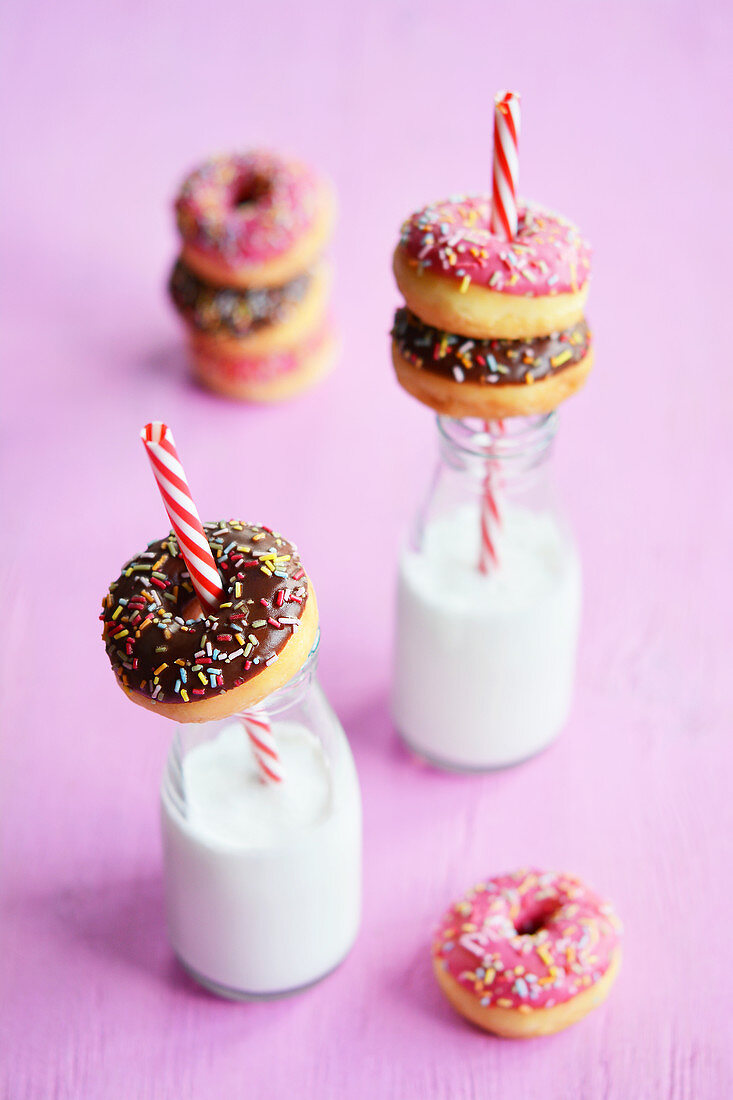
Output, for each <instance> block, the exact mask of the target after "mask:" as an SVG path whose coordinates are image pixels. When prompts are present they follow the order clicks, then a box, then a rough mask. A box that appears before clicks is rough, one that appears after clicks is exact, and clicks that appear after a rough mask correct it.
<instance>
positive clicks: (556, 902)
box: [432, 869, 621, 1038]
mask: <svg viewBox="0 0 733 1100" xmlns="http://www.w3.org/2000/svg"><path fill="white" fill-rule="evenodd" d="M620 939H621V924H620V921H619V920H618V917H617V916H616V915H615V913H614V911H613V909H612V908H611V906H610V905H609V904H608V902H605V901H602V900H601V899H600V898H599V897H598V896H597V895H596V894H595V893H593V891H592V890H590V889H589V888H588V887H587V886H585V885H584V884H583V883H582V882H581V881H580V879H578V878H576V877H575V876H574V875H568V874H554V873H550V872H547V871H536V870H526V869H525V870H521V871H516V872H514V873H513V874H508V875H499V876H497V877H496V878H492V879H488V880H487V881H486V882H481V883H479V885H478V886H475V887H474V888H473V889H472V890H469V892H468V893H467V894H466V895H465V897H463V898H462V899H461V900H460V901H458V902H456V904H455V905H453V906H451V908H450V909H449V910H448V912H447V913H446V914H445V916H444V917H443V919H442V921H441V922H440V926H439V928H438V932H437V934H436V936H435V939H434V941H433V947H432V957H433V969H434V971H435V975H436V977H437V979H438V983H439V985H440V988H441V989H442V990H443V992H444V993H445V995H446V997H447V998H448V1000H449V1001H450V1003H451V1004H452V1005H453V1007H454V1008H455V1009H456V1010H457V1011H458V1012H460V1013H461V1014H462V1015H463V1016H465V1017H466V1018H467V1019H468V1020H470V1021H471V1022H472V1023H474V1024H477V1025H478V1026H479V1027H481V1028H484V1030H486V1031H491V1032H493V1033H494V1034H496V1035H504V1036H506V1037H508V1038H530V1037H531V1036H534V1035H551V1034H552V1033H553V1032H555V1031H561V1030H562V1029H563V1028H566V1027H569V1026H570V1024H574V1023H576V1021H578V1020H580V1019H581V1018H582V1017H583V1016H585V1015H586V1013H588V1012H590V1011H591V1009H593V1008H595V1007H596V1005H599V1004H600V1003H601V1001H603V1000H604V999H605V997H606V996H607V994H608V992H609V990H610V988H611V986H612V985H613V982H614V979H615V977H616V974H617V972H618V969H619V966H620V963H621V947H620Z"/></svg>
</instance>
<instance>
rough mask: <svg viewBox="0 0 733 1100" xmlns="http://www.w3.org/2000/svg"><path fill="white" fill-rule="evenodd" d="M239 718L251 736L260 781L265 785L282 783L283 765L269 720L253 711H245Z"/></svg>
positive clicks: (250, 740)
mask: <svg viewBox="0 0 733 1100" xmlns="http://www.w3.org/2000/svg"><path fill="white" fill-rule="evenodd" d="M239 717H240V718H241V720H242V725H243V726H244V728H245V730H246V731H247V734H248V736H249V743H250V745H251V746H252V752H253V753H254V758H255V760H256V761H257V767H258V768H259V772H260V779H261V780H262V781H263V783H282V780H283V770H282V763H281V760H280V754H279V752H278V751H277V745H276V744H275V738H274V737H273V734H272V727H271V726H270V722H269V719H268V718H267V717H266V716H265V715H264V714H259V713H255V712H254V711H251V710H245V711H243V712H242V713H241V714H240V715H239Z"/></svg>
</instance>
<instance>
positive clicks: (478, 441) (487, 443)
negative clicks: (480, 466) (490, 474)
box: [436, 410, 557, 462]
mask: <svg viewBox="0 0 733 1100" xmlns="http://www.w3.org/2000/svg"><path fill="white" fill-rule="evenodd" d="M436 420H437V424H438V432H439V434H440V437H441V440H442V441H443V442H445V443H446V444H447V445H448V446H449V447H450V448H451V449H452V450H454V451H456V452H458V453H460V454H462V455H469V456H471V457H473V458H481V459H492V460H499V461H501V462H504V461H507V462H512V461H515V460H520V459H521V460H527V459H528V458H535V457H538V456H539V455H541V454H542V453H543V452H544V451H546V450H547V449H548V448H549V446H550V444H551V443H552V440H553V439H554V437H555V433H556V431H557V412H556V411H555V410H553V411H552V412H549V413H540V414H537V415H534V416H521V417H520V416H514V417H507V418H506V419H504V420H480V419H479V418H478V417H465V418H462V419H457V418H455V417H451V416H443V415H438V416H437V417H436Z"/></svg>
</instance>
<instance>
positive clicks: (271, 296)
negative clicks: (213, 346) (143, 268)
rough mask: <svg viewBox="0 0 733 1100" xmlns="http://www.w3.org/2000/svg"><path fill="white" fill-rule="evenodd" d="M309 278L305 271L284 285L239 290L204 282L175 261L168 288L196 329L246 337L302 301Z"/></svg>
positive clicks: (179, 310) (310, 277)
mask: <svg viewBox="0 0 733 1100" xmlns="http://www.w3.org/2000/svg"><path fill="white" fill-rule="evenodd" d="M311 280H312V276H311V274H310V273H306V274H305V275H299V276H298V278H297V279H293V280H292V281H291V282H289V283H285V285H284V286H277V287H266V288H259V289H255V288H248V289H247V290H240V289H234V288H230V287H223V286H214V285H213V284H211V283H207V282H206V281H205V280H204V279H202V278H201V277H200V276H199V275H196V274H195V272H193V271H192V270H191V268H190V267H187V266H186V264H185V263H184V262H183V261H182V260H177V261H176V265H175V267H174V268H173V271H172V272H171V277H170V279H169V281H168V291H169V293H170V296H171V298H172V299H173V304H174V305H175V307H176V309H177V310H178V312H179V313H180V315H181V316H182V317H183V318H184V320H185V321H187V322H188V324H190V325H192V326H193V327H194V328H196V329H198V330H199V331H200V332H205V333H208V334H209V335H216V334H217V333H220V334H222V335H227V336H248V335H249V334H250V333H252V332H256V331H257V330H258V329H261V328H264V327H265V326H266V325H272V324H275V323H277V322H278V321H282V320H284V318H285V317H286V316H287V314H288V313H289V312H290V310H291V309H292V307H293V306H294V305H296V304H297V303H298V302H300V301H302V300H303V298H304V297H305V294H306V292H307V290H308V288H309V286H310V284H311Z"/></svg>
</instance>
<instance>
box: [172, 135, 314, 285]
mask: <svg viewBox="0 0 733 1100" xmlns="http://www.w3.org/2000/svg"><path fill="white" fill-rule="evenodd" d="M333 205H334V204H333V198H332V194H331V190H330V187H329V186H328V184H327V183H326V181H325V180H323V179H321V178H320V177H319V176H318V175H317V174H316V173H315V172H313V171H312V170H311V169H310V168H308V167H307V166H306V165H304V164H301V163H300V162H299V161H296V160H291V159H288V158H285V157H282V156H279V155H278V154H277V153H270V152H262V151H260V152H252V153H241V154H235V155H234V156H227V157H216V158H214V159H212V160H209V161H207V162H206V163H205V164H203V165H202V166H201V167H200V168H197V169H196V170H195V171H194V172H192V173H191V175H190V176H188V178H187V179H186V180H185V182H184V184H183V186H182V188H181V191H180V194H179V196H178V198H177V200H176V219H177V222H178V229H179V231H180V233H181V236H182V238H183V249H182V252H181V258H182V260H183V262H184V264H185V265H187V266H188V267H189V268H191V270H193V271H194V272H196V273H197V274H198V275H200V276H201V277H202V278H203V279H205V280H207V281H208V282H210V283H213V284H216V285H220V286H228V287H270V286H279V285H281V284H283V283H287V282H289V281H290V280H291V279H294V278H296V277H297V276H298V275H300V274H301V273H302V272H303V271H305V270H306V269H307V268H309V267H310V266H311V265H312V264H313V262H314V261H315V259H316V257H317V256H318V255H319V253H320V252H321V250H322V249H323V246H324V244H325V243H326V241H327V239H328V237H329V234H330V231H331V225H332V222H333V212H334V211H333Z"/></svg>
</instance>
